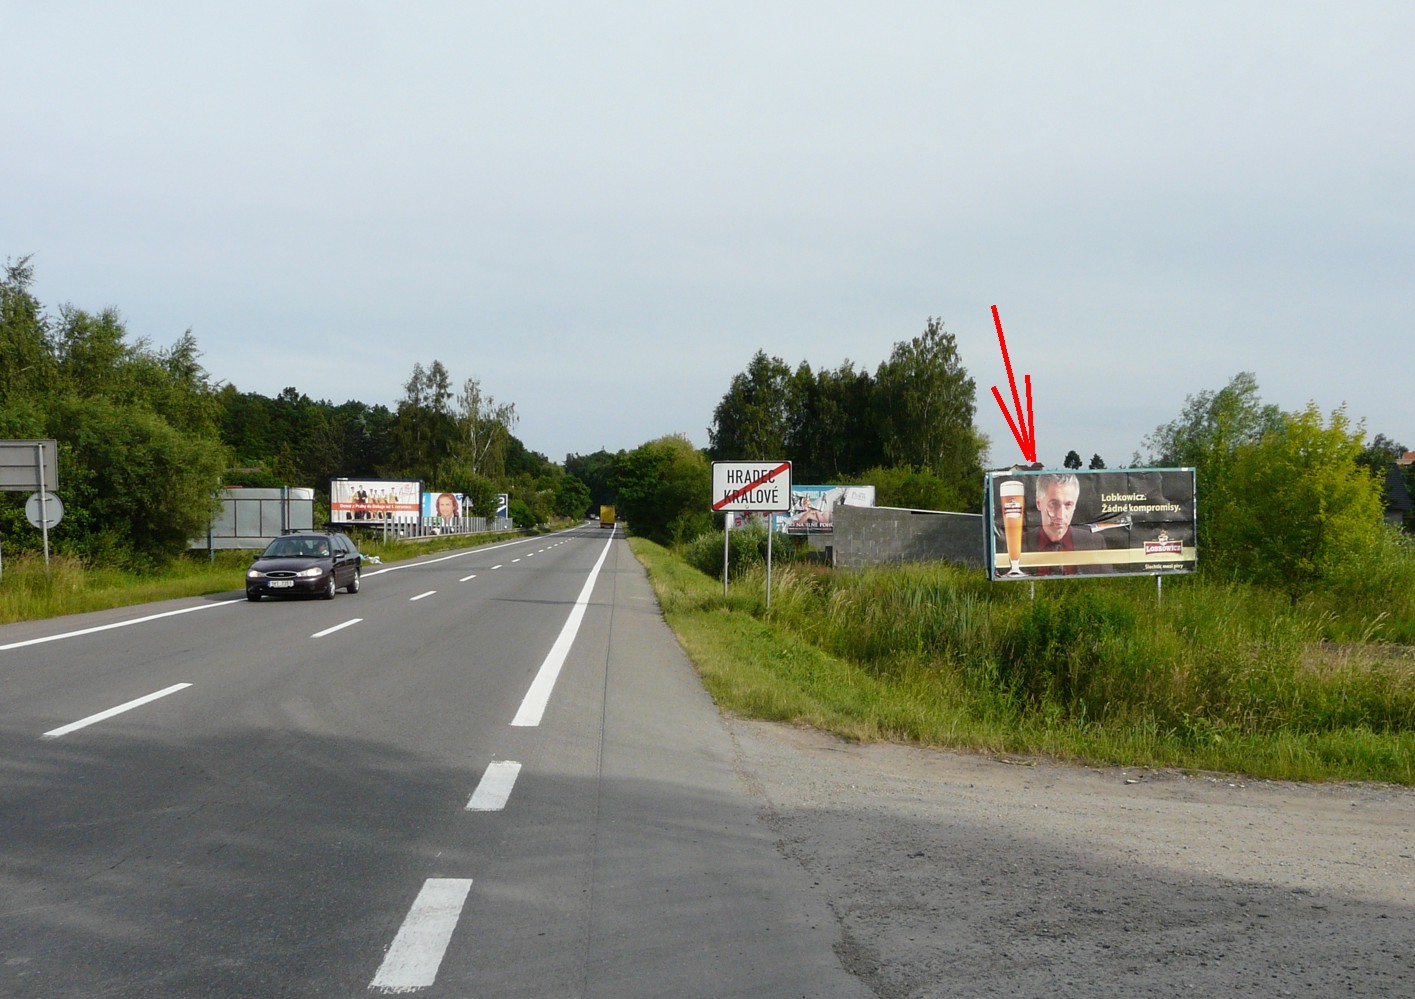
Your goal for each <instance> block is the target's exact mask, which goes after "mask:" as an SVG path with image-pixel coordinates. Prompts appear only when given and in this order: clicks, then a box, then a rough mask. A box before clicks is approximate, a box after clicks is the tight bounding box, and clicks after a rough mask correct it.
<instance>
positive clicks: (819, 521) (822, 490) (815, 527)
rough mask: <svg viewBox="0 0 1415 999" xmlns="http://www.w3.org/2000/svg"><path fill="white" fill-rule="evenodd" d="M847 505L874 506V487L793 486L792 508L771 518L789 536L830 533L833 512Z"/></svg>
mask: <svg viewBox="0 0 1415 999" xmlns="http://www.w3.org/2000/svg"><path fill="white" fill-rule="evenodd" d="M837 504H844V505H845V506H874V505H875V487H874V486H829V485H827V486H792V487H791V509H790V510H789V511H788V512H787V513H786V514H784V515H781V514H778V515H776V516H774V517H772V527H773V529H775V530H778V531H784V532H785V533H787V534H831V533H833V532H834V531H835V526H834V524H833V522H832V510H833V509H834V508H835V507H836V505H837Z"/></svg>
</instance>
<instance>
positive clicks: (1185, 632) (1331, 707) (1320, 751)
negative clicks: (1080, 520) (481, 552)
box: [630, 538, 1415, 785]
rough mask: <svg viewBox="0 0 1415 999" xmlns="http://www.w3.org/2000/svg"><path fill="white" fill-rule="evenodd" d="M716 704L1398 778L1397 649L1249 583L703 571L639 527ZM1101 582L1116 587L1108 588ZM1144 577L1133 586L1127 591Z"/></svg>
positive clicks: (1405, 678) (918, 732)
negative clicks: (768, 592) (1035, 584)
mask: <svg viewBox="0 0 1415 999" xmlns="http://www.w3.org/2000/svg"><path fill="white" fill-rule="evenodd" d="M630 543H631V545H632V546H633V549H634V552H635V554H636V556H637V557H638V558H639V560H640V561H641V562H642V563H643V564H644V566H645V567H646V568H647V570H648V572H649V577H650V579H651V580H652V582H653V585H654V588H655V590H656V591H657V593H658V597H659V602H660V605H661V607H662V609H663V613H664V616H665V618H666V620H667V622H668V624H669V626H670V627H671V628H672V629H673V630H674V632H675V633H676V634H677V636H678V639H679V641H680V643H681V644H682V646H683V648H684V650H685V651H686V652H687V654H688V656H689V658H690V659H692V661H693V662H694V664H695V666H696V667H697V669H698V671H699V673H700V674H701V675H702V678H703V682H704V685H705V686H706V688H707V689H708V691H709V693H710V694H711V695H712V697H713V698H714V699H715V700H716V702H717V703H718V704H719V706H720V707H722V708H724V709H726V710H728V711H731V712H734V713H737V714H741V715H744V716H748V717H753V718H761V719H766V720H773V721H786V722H793V723H798V724H804V725H810V726H814V727H816V728H820V729H823V730H826V731H829V732H833V733H835V734H838V735H840V736H843V737H845V738H849V739H855V740H866V741H868V740H892V741H900V742H908V743H915V744H919V745H930V746H941V747H949V748H955V749H965V750H971V751H978V752H985V753H999V754H1019V755H1038V756H1047V757H1052V758H1057V759H1063V760H1069V761H1074V762H1084V763H1092V764H1097V765H1125V766H1148V767H1159V768H1171V769H1181V770H1187V771H1220V772H1227V773H1241V774H1246V775H1250V776H1253V777H1260V778H1271V779H1283V780H1303V781H1337V780H1355V781H1376V782H1388V783H1396V784H1403V785H1412V784H1415V734H1412V733H1413V732H1415V677H1412V669H1411V664H1410V658H1409V655H1408V654H1407V652H1406V651H1405V650H1394V651H1393V650H1392V649H1391V648H1390V647H1388V646H1384V647H1371V648H1369V649H1368V648H1361V647H1352V646H1345V647H1343V649H1342V650H1341V651H1340V653H1339V654H1332V652H1331V649H1330V647H1329V646H1324V645H1323V643H1322V642H1321V641H1320V639H1321V637H1322V633H1323V632H1322V624H1321V622H1315V623H1314V622H1312V621H1311V620H1310V619H1307V618H1304V617H1303V616H1302V611H1301V609H1300V608H1294V607H1293V606H1292V605H1291V604H1290V602H1285V601H1282V600H1275V601H1273V602H1267V601H1265V600H1264V599H1262V597H1261V594H1259V593H1255V592H1254V591H1252V590H1248V589H1240V588H1235V587H1231V586H1215V585H1212V584H1204V583H1199V582H1197V581H1193V582H1190V581H1186V582H1187V583H1189V585H1182V586H1167V587H1166V588H1165V591H1164V601H1163V605H1162V608H1161V607H1157V606H1156V603H1155V594H1154V589H1153V583H1151V582H1149V581H1148V580H1143V579H1141V580H1116V581H1108V582H1107V583H1105V584H1103V585H1101V586H1097V585H1095V584H1088V583H1084V582H1083V583H1073V584H1059V585H1057V586H1055V587H1052V588H1050V589H1048V588H1047V587H1039V588H1038V591H1039V592H1038V595H1037V597H1036V599H1029V598H1028V595H1027V593H1026V591H1025V590H1023V589H1022V588H1020V587H1012V588H1005V587H993V588H989V586H988V584H987V583H986V582H985V581H982V580H981V577H980V576H979V578H977V579H974V578H973V576H974V575H976V574H968V573H964V572H957V571H953V570H950V569H947V568H945V567H937V568H934V567H929V568H919V567H906V568H901V569H893V570H873V571H870V572H863V573H854V572H852V573H843V572H830V571H828V570H824V571H823V570H819V569H813V568H811V567H804V566H791V567H787V568H785V569H783V570H780V571H778V572H777V573H775V574H774V577H773V587H772V607H771V609H770V611H768V610H767V609H766V608H765V606H764V591H765V586H764V579H763V578H762V577H761V576H760V575H753V574H751V573H748V574H747V575H745V576H744V577H742V578H740V579H735V580H734V581H733V582H732V584H731V587H730V589H729V592H728V593H727V594H725V595H724V593H723V588H722V583H721V581H720V579H713V578H710V577H708V576H706V575H704V574H703V573H702V572H700V571H699V570H697V569H695V568H693V567H691V566H689V565H688V564H687V563H686V562H684V561H683V560H682V559H680V558H679V557H677V556H676V555H675V554H674V553H673V552H671V551H669V550H668V549H665V548H662V547H660V546H658V545H655V544H653V543H651V542H648V541H645V540H644V539H641V538H631V539H630ZM1115 584H1120V585H1115ZM1146 584H1148V585H1146Z"/></svg>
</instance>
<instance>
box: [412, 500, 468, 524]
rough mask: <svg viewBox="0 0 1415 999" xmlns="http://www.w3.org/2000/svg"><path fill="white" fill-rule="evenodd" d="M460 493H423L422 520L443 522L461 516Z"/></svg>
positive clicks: (435, 522)
mask: <svg viewBox="0 0 1415 999" xmlns="http://www.w3.org/2000/svg"><path fill="white" fill-rule="evenodd" d="M463 502H464V497H463V496H462V494H461V493H423V506H422V515H423V520H425V521H428V522H430V523H434V524H444V523H447V522H448V521H452V520H456V519H457V518H459V517H462V516H463V513H462V504H463Z"/></svg>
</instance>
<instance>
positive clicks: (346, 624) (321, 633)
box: [310, 617, 363, 638]
mask: <svg viewBox="0 0 1415 999" xmlns="http://www.w3.org/2000/svg"><path fill="white" fill-rule="evenodd" d="M362 620H363V618H361V617H351V618H349V620H347V621H345V622H344V623H343V624H336V625H335V626H334V627H332V628H325V629H324V630H323V631H316V632H315V633H314V634H313V635H311V636H310V637H311V638H323V637H324V636H325V635H332V634H334V633H335V632H336V631H343V630H344V629H345V628H347V627H349V625H351V624H358V623H359V622H360V621H362Z"/></svg>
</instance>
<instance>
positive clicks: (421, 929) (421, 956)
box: [368, 878, 472, 992]
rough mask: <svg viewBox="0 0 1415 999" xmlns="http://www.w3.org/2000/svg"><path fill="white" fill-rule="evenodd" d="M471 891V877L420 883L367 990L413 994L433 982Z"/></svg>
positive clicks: (431, 880) (429, 879)
mask: <svg viewBox="0 0 1415 999" xmlns="http://www.w3.org/2000/svg"><path fill="white" fill-rule="evenodd" d="M471 889H472V879H471V878H428V879H427V880H426V881H425V882H423V888H422V891H420V892H418V897H417V898H416V899H414V901H413V907H412V908H411V909H410V910H408V915H407V918H406V919H404V920H403V925H402V927H400V928H399V930H398V935H397V936H396V937H394V938H393V943H392V944H391V945H390V946H389V948H388V953H387V954H385V955H383V963H382V964H380V965H379V966H378V973H377V974H375V975H374V976H373V981H371V982H369V983H368V987H369V988H370V989H376V990H377V991H379V992H412V991H413V990H414V989H425V988H427V987H428V986H429V985H431V984H432V983H433V982H434V981H436V980H437V969H438V968H439V967H441V965H442V957H443V955H444V954H446V953H447V944H448V943H449V942H450V941H451V940H452V931H453V930H455V929H456V928H457V920H458V919H459V918H460V917H461V915H462V906H463V904H465V903H466V901H467V893H468V892H469V891H471Z"/></svg>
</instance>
